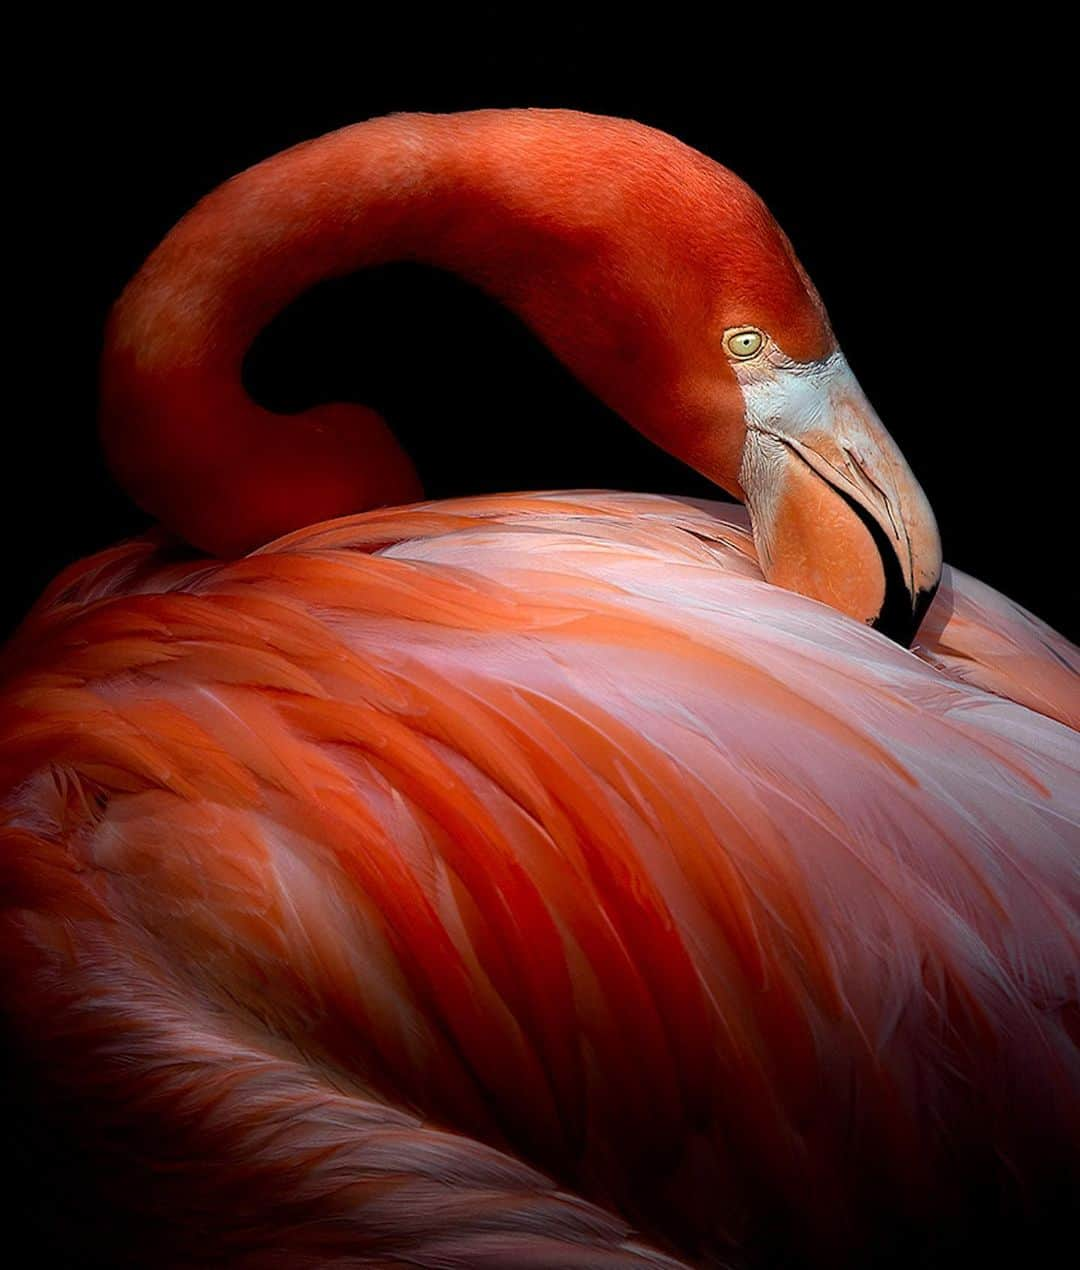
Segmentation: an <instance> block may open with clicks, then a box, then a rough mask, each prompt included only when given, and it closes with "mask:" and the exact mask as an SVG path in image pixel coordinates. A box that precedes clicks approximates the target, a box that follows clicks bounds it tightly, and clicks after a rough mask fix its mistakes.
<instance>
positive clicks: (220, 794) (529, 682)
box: [0, 110, 1080, 1270]
mask: <svg viewBox="0 0 1080 1270" xmlns="http://www.w3.org/2000/svg"><path fill="white" fill-rule="evenodd" d="M401 259H409V260H419V261H424V262H427V263H430V264H434V265H437V266H440V267H442V268H444V269H448V270H453V271H455V272H457V273H459V274H461V275H462V276H463V277H465V278H466V279H468V280H470V281H471V282H473V283H474V284H476V285H477V286H479V287H481V288H483V289H485V290H486V291H488V292H490V293H491V294H493V295H494V296H496V297H498V298H499V299H500V300H501V301H502V302H504V303H505V304H506V305H507V306H509V307H510V308H511V309H513V310H514V311H515V312H517V313H518V314H519V315H521V316H522V317H523V318H524V319H525V320H526V322H527V323H528V324H529V325H530V326H531V327H532V328H533V330H534V331H535V332H536V333H537V334H538V335H539V337H540V338H541V339H542V340H543V341H545V342H546V343H547V344H548V345H549V346H550V348H552V349H553V350H554V351H555V353H556V354H557V355H558V356H559V357H560V358H561V359H562V360H563V361H564V362H565V363H566V364H567V366H569V367H570V368H571V369H572V370H573V371H574V372H575V373H576V374H577V375H578V376H579V377H580V379H581V380H582V381H583V382H584V383H585V384H586V385H587V386H588V387H589V388H590V389H591V390H592V391H594V392H595V393H597V394H598V395H599V396H600V397H601V398H603V399H604V400H605V401H606V402H607V403H608V404H610V405H611V406H613V407H614V408H615V409H616V410H617V411H619V412H620V413H621V414H622V415H623V416H624V417H625V418H626V420H627V421H628V422H629V423H630V424H631V425H633V426H634V427H636V428H638V429H640V430H641V431H642V432H643V433H645V434H646V435H647V436H648V437H650V438H651V439H652V440H653V441H655V442H656V443H657V444H658V445H660V446H662V447H664V448H666V449H667V450H669V451H670V452H672V453H673V454H675V455H676V456H678V457H679V458H681V459H682V460H684V461H685V462H686V463H688V464H690V465H692V466H693V467H695V468H696V469H698V470H699V471H700V472H702V473H704V474H705V475H706V476H708V477H709V478H711V479H712V480H713V481H715V483H716V484H717V485H718V486H721V487H723V488H724V489H726V490H727V491H729V492H731V493H732V494H734V495H735V496H736V497H737V498H738V499H739V500H741V501H742V502H744V503H745V505H746V506H745V508H743V507H739V506H736V505H733V504H728V503H722V502H712V501H696V500H687V499H679V498H668V497H663V496H660V495H648V494H630V493H617V492H610V491H608V492H580V491H576V492H575V491H569V492H547V493H544V492H540V493H519V494H507V495H500V496H492V497H477V498H460V499H454V500H449V501H442V502H424V501H423V499H422V491H421V490H420V488H419V484H418V481H417V477H416V475H415V472H414V470H413V468H412V466H411V464H410V462H409V460H408V458H407V457H406V455H405V454H404V453H403V452H402V451H401V450H400V448H399V447H398V446H397V444H396V442H395V441H394V439H393V436H392V434H391V433H390V431H389V429H388V428H387V426H386V425H385V424H384V422H383V421H382V420H381V419H380V418H379V417H378V416H377V415H375V414H374V413H373V412H372V411H370V410H367V409H365V408H362V407H357V406H351V405H350V406H346V405H337V404H335V405H327V406H321V407H318V408H316V409H313V410H310V411H307V412H305V413H303V414H299V415H293V416H280V415H275V414H272V413H270V412H268V411H265V410H263V409H262V408H260V407H259V406H257V405H256V404H255V403H254V402H253V401H252V400H250V399H249V398H248V397H247V396H246V394H245V392H244V390H243V387H242V383H241V376H240V364H241V361H242V358H243V356H244V353H245V351H246V350H247V348H248V347H249V346H250V344H251V342H252V340H253V339H254V338H255V337H256V335H257V334H258V332H259V331H260V329H261V328H262V327H263V326H264V325H265V324H266V323H267V322H268V321H269V320H270V319H271V318H272V317H273V316H274V314H275V313H277V312H278V311H280V310H281V309H282V308H283V307H284V306H285V305H286V304H287V303H289V302H290V301H291V300H292V299H293V298H294V297H296V296H297V295H299V294H300V293H301V292H302V291H303V290H304V289H305V288H307V287H309V286H311V285H312V284H313V283H315V282H316V281H318V280H320V279H323V278H326V277H329V276H333V275H338V274H343V273H346V272H349V271H352V270H355V269H358V268H362V267H364V266H367V265H372V264H375V263H379V262H385V261H391V260H401ZM441 426H453V427H455V428H457V427H459V426H460V428H461V432H462V438H461V443H462V445H467V444H468V436H467V425H466V424H465V423H460V424H459V423H458V421H449V422H444V423H443V424H442V425H441ZM101 427H102V438H103V444H104V446H105V448H106V451H107V453H108V456H109V459H110V461H111V463H112V465H113V467H114V469H115V471H116V472H117V473H118V475H119V476H120V478H121V480H122V481H123V482H124V484H125V485H126V487H127V488H128V490H129V491H130V492H131V494H132V496H133V497H134V498H135V499H136V500H137V501H138V502H139V503H140V504H141V505H142V506H143V507H144V508H146V509H147V510H149V511H151V512H153V513H155V514H156V516H157V517H158V518H159V519H160V521H161V522H162V525H163V526H164V528H162V529H160V530H156V531H154V532H153V533H151V534H150V535H149V536H147V537H145V538H143V539H140V540H138V541H135V542H129V543H125V544H122V545H120V546H117V547H114V548H112V549H110V550H106V551H104V552H102V553H100V554H98V555H96V556H94V557H92V558H90V559H88V560H84V561H81V562H80V563H77V564H75V565H73V566H72V567H71V568H69V569H67V570H66V571H65V572H64V573H62V574H61V575H60V576H59V577H58V578H57V579H56V580H55V581H54V582H53V584H52V585H51V586H50V587H49V588H48V590H47V591H46V592H45V594H44V595H43V596H42V598H41V599H40V601H39V602H38V603H37V604H36V606H35V607H34V608H33V610H32V611H31V613H30V614H29V616H28V617H27V618H26V620H25V621H24V623H23V624H22V626H21V627H20V629H19V630H18V631H17V633H16V635H15V636H14V638H13V639H12V641H11V642H10V644H9V645H8V647H7V648H6V649H5V651H4V653H3V662H2V673H3V682H4V705H3V713H2V718H0V809H2V810H0V826H2V834H3V839H4V841H3V847H2V851H0V860H2V876H3V916H2V921H0V957H2V960H3V966H4V975H3V980H2V982H3V987H2V999H3V1003H4V1010H5V1015H6V1018H7V1020H8V1023H9V1026H10V1028H11V1030H12V1034H13V1035H14V1037H15V1038H16V1043H17V1046H18V1050H19V1053H20V1054H21V1055H23V1056H25V1057H26V1058H27V1061H28V1062H29V1063H30V1064H32V1067H33V1070H34V1072H35V1073H36V1075H37V1077H38V1078H39V1079H40V1082H41V1087H42V1089H43V1090H44V1091H45V1093H44V1095H43V1097H44V1098H46V1099H47V1100H48V1101H49V1103H50V1104H51V1106H52V1107H53V1108H54V1109H59V1110H58V1111H57V1114H58V1115H59V1117H60V1118H61V1119H62V1120H63V1121H64V1123H65V1125H66V1127H67V1131H68V1133H69V1135H70V1137H71V1139H72V1140H73V1141H75V1142H76V1144H77V1145H78V1148H79V1152H80V1155H79V1157H78V1158H79V1160H80V1161H81V1162H82V1163H81V1164H80V1172H79V1174H78V1189H79V1190H80V1192H84V1193H85V1195H86V1196H87V1197H88V1198H87V1201H86V1202H87V1204H88V1205H89V1206H91V1207H92V1208H93V1210H94V1212H95V1213H97V1214H99V1215H100V1214H102V1213H104V1214H106V1217H107V1218H109V1219H111V1226H110V1227H109V1233H108V1234H107V1236H102V1238H103V1239H104V1241H105V1250H104V1252H103V1253H102V1252H101V1250H99V1255H101V1256H103V1257H104V1259H105V1261H106V1262H107V1263H108V1264H110V1265H118V1266H119V1265H155V1266H169V1267H194V1266H206V1265H229V1266H239V1267H271V1266H277V1267H293V1266H299V1267H308V1266H324V1265H333V1266H343V1267H344V1266H380V1267H383V1266H385V1267H391V1266H392V1267H399V1266H408V1267H441V1268H445V1267H454V1268H457V1267H460V1268H463V1270H465V1268H470V1270H471V1268H474V1267H503V1266H515V1267H517V1266H522V1267H524V1266H528V1267H604V1268H607V1267H612V1268H613V1267H620V1268H622V1267H654V1268H656V1267H667V1268H669V1270H672V1268H675V1267H686V1266H746V1267H761V1266H767V1265H773V1264H784V1265H843V1264H875V1265H880V1264H886V1262H887V1261H888V1258H889V1256H891V1255H895V1256H897V1257H901V1258H902V1257H906V1256H909V1255H910V1256H912V1257H923V1258H924V1259H926V1258H932V1257H933V1256H935V1255H938V1254H940V1255H941V1256H943V1257H945V1258H946V1259H947V1258H948V1257H950V1256H951V1255H952V1254H953V1253H954V1252H955V1249H956V1247H957V1246H958V1245H957V1242H956V1241H957V1239H958V1237H959V1236H958V1235H957V1231H962V1230H963V1229H964V1228H965V1227H964V1223H965V1222H969V1223H970V1224H972V1225H975V1226H985V1227H986V1228H987V1229H992V1230H993V1231H996V1232H998V1234H999V1235H1001V1232H1006V1233H1007V1232H1008V1231H1009V1230H1020V1231H1022V1232H1026V1231H1029V1230H1031V1229H1034V1228H1035V1224H1037V1223H1038V1221H1040V1220H1041V1219H1043V1218H1045V1217H1046V1216H1047V1215H1048V1214H1049V1213H1051V1212H1052V1210H1053V1209H1054V1207H1055V1205H1060V1204H1063V1203H1064V1202H1065V1201H1066V1200H1067V1198H1068V1197H1070V1196H1071V1195H1072V1194H1073V1192H1072V1191H1071V1189H1070V1188H1071V1186H1072V1184H1073V1178H1074V1176H1075V1174H1074V1172H1073V1170H1074V1169H1075V1165H1076V1146H1075V1143H1076V1142H1077V1140H1080V1007H1078V996H1077V991H1078V989H1077V966H1078V957H1077V948H1078V942H1080V921H1078V919H1080V905H1078V890H1080V888H1078V870H1077V860H1078V851H1077V848H1078V846H1080V842H1078V832H1077V825H1078V821H1080V795H1078V783H1080V782H1078V772H1077V745H1076V741H1077V738H1076V731H1075V729H1076V728H1077V727H1080V689H1078V683H1080V680H1078V677H1077V672H1078V669H1080V656H1078V653H1077V650H1076V649H1075V648H1074V647H1073V646H1072V645H1071V644H1069V643H1068V641H1066V640H1065V639H1063V638H1062V637H1061V636H1060V635H1058V634H1056V633H1055V632H1054V631H1053V630H1051V629H1050V628H1049V627H1047V626H1046V625H1044V624H1043V623H1041V622H1040V621H1039V620H1038V619H1037V618H1035V617H1033V616H1032V615H1031V614H1029V613H1027V612H1025V611H1024V610H1022V609H1020V608H1019V607H1018V606H1017V605H1015V604H1013V603H1011V602H1010V601H1009V600H1008V599H1006V598H1005V597H1004V596H1002V595H1000V594H998V593H997V592H995V591H993V590H992V589H991V588H989V587H987V586H984V585H983V584H981V583H979V582H977V581H976V580H974V579H972V578H969V577H967V576H966V575H964V574H962V573H961V572H959V571H958V570H954V569H951V568H949V567H948V566H943V565H942V561H941V551H940V544H939V540H938V535H937V530H936V527H935V522H934V518H933V514H932V511H931V509H930V507H929V505H928V503H927V500H926V498H925V496H924V495H923V493H922V491H921V489H920V487H919V485H918V483H917V482H916V480H915V478H914V476H913V475H912V473H911V472H910V470H909V468H908V466H907V464H906V463H905V461H904V459H903V457H902V456H901V454H900V452H899V451H898V449H897V447H896V446H895V444H894V443H893V442H892V440H891V439H890V437H889V436H888V434H887V433H886V431H885V430H884V428H883V426H882V424H881V423H880V422H879V420H878V419H877V417H876V416H875V414H874V412H873V410H872V408H871V406H870V404H869V403H868V401H867V400H866V398H865V396H864V395H863V393H862V392H861V390H860V388H859V386H858V384H857V382H856V380H855V379H854V377H853V375H852V373H851V371H850V369H849V368H848V366H847V364H846V363H845V361H844V359H843V356H842V354H841V352H840V350H839V348H838V347H837V344H836V341H835V338H834V337H833V335H832V332H831V330H830V327H829V323H828V319H827V316H826V313H825V310H824V308H823V306H822V304H821V301H820V299H819V297H818V295H817V293H816V292H815V290H814V288H813V285H812V284H811V282H810V280H809V278H808V277H807V276H806V274H805V272H804V271H803V269H802V268H801V266H800V264H799V263H798V261H797V259H796V257H795V255H794V252H793V250H792V248H791V246H790V244H789V242H788V240H787V239H786V238H785V236H784V235H783V233H782V232H781V231H780V229H779V228H778V227H777V225H776V224H775V222H774V221H773V219H772V217H771V216H770V214H769V213H768V211H767V210H766V208H765V206H764V205H763V203H762V202H761V201H760V199H758V197H757V196H756V195H755V194H753V192H752V191H750V190H749V189H748V188H747V187H746V186H745V185H744V184H743V183H742V182H741V181H739V180H738V178H736V177H735V176H734V175H733V174H732V173H730V172H728V171H727V170H725V169H724V168H722V167H720V166H719V165H718V164H716V163H714V162H713V161H712V160H711V159H709V158H707V157H705V156H704V155H702V154H699V153H697V152H695V151H693V150H691V149H689V148H687V147H686V146H684V145H682V144H680V143H679V142H677V141H676V140H674V139H672V138H671V137H668V136H666V135H664V134H662V133H659V132H656V131H654V130H652V129H650V128H647V127H644V126H641V125H638V124H635V123H630V122H626V121H623V120H616V119H607V118H600V117H594V116H587V115H582V114H578V113H575V112H570V111H532V110H522V111H481V112H473V113H465V114H460V115H452V116H431V115H399V116H392V117H387V118H382V119H375V120H371V121H368V122H365V123H362V124H359V125H356V126H354V127H351V128H346V129H344V130H342V131H340V132H337V133H333V134H331V135H328V136H326V137H323V138H321V139H318V140H316V141H314V142H311V143H308V144H305V145H301V146H299V147H297V148H295V149H292V150H289V151H287V152H285V153H284V154H282V155H279V156H277V157H275V158H273V159H271V160H269V161H267V162H264V163H262V164H260V165H258V166H256V167H255V168H253V169H251V170H250V171H247V172H245V173H243V174H241V175H240V176H238V177H236V178H234V179H233V180H231V181H229V182H227V183H226V184H225V185H224V186H222V187H221V188H220V189H219V190H217V191H216V192H214V193H212V194H211V195H210V196H209V197H207V198H206V199H204V200H203V202H201V203H200V204H199V205H198V206H197V207H196V208H195V209H194V210H193V211H192V212H191V213H189V214H188V216H187V217H186V218H185V219H183V220H182V221H181V222H180V223H179V225H178V226H176V227H175V228H174V229H173V230H172V232H171V233H170V234H169V235H168V236H167V237H166V239H165V240H164V242H163V243H162V244H161V246H160V247H158V249H157V250H156V251H155V252H154V253H153V254H152V255H151V257H150V258H149V260H148V261H147V262H146V264H145V265H144V267H143V268H142V270H141V271H140V272H139V274H138V275H137V276H136V278H135V279H134V280H133V281H132V282H131V284H130V285H129V286H128V288H127V290H126V291H125V292H124V294H123V295H122V296H121V298H120V299H119V301H118V302H117V304H116V307H115V310H114V312H113V314H112V316H111V318H110V322H109V326H108V331H107V336H106V349H105V355H104V361H103V371H102V414H101ZM184 544H187V546H185V545H184ZM890 637H891V638H890ZM913 638H914V639H915V643H914V647H912V648H910V649H909V648H908V647H906V645H907V644H909V643H910V642H911V641H912V639H913ZM995 1237H997V1236H995ZM1001 1237H1002V1238H1004V1235H1001ZM1025 1237H1026V1236H1025ZM923 1263H924V1262H920V1264H923ZM905 1264H907V1263H906V1262H905ZM950 1264H952V1262H951V1261H950Z"/></svg>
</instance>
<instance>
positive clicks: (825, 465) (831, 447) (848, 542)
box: [735, 347, 942, 646]
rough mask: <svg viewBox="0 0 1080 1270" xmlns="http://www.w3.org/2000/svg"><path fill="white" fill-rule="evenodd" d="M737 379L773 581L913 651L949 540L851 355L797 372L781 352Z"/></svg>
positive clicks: (748, 467)
mask: <svg viewBox="0 0 1080 1270" xmlns="http://www.w3.org/2000/svg"><path fill="white" fill-rule="evenodd" d="M735 374H736V378H737V379H738V381H739V385H740V388H741V390H742V395H743V399H744V403H745V407H746V416H745V417H746V429H747V431H746V440H745V444H744V448H743V457H742V466H741V470H740V474H739V482H740V484H741V486H742V488H743V491H744V492H745V495H746V501H747V505H748V506H749V508H750V515H751V520H752V523H753V527H754V538H755V542H756V544H757V547H758V553H759V557H760V560H761V565H762V569H763V571H764V573H765V576H766V577H767V578H768V579H769V581H771V582H775V583H776V584H777V585H779V586H784V587H787V588H789V589H790V590H793V591H798V592H800V593H801V594H803V595H808V596H811V597H813V598H814V599H817V600H821V601H823V602H824V603H826V604H830V605H832V606H833V607H834V608H837V609H839V610H840V611H841V612H844V613H847V614H849V615H850V616H852V617H855V618H858V619H859V620H860V621H864V622H867V623H869V624H870V625H872V626H874V627H876V628H877V629H878V630H880V631H882V632H883V633H884V634H886V635H888V636H889V637H890V638H892V639H894V640H896V641H897V642H898V643H901V644H903V645H905V646H907V645H908V644H910V643H911V641H912V639H913V638H914V636H915V632H916V631H917V629H918V627H919V623H920V622H921V621H922V619H923V616H924V615H925V613H926V610H927V609H928V608H929V606H930V603H931V601H932V600H933V598H934V593H935V592H936V590H937V586H938V582H939V581H940V578H941V565H942V559H941V540H940V538H939V535H938V529H937V522H936V521H935V519H934V513H933V511H932V510H931V508H930V504H929V502H928V501H927V498H926V495H925V494H924V493H923V491H922V489H921V487H920V486H919V483H918V481H917V480H916V479H915V476H914V474H913V473H912V471H911V468H910V467H909V466H908V464H907V461H906V460H905V459H904V456H903V455H902V454H901V453H900V451H899V449H898V448H897V446H896V444H895V442H894V441H893V440H892V438H891V437H890V436H889V434H888V432H886V430H885V428H884V427H883V426H882V423H881V421H880V420H879V419H878V417H877V415H876V414H875V412H874V409H873V407H872V406H871V405H870V403H869V401H868V400H867V399H866V396H865V394H864V393H863V391H862V389H861V388H860V387H859V384H858V382H857V381H856V379H855V377H854V375H852V373H851V371H850V369H849V368H848V365H847V363H846V361H845V360H844V358H843V355H842V354H841V353H840V352H839V351H835V352H833V353H832V354H831V355H830V356H828V357H826V358H824V359H822V360H821V361H818V362H810V363H796V362H793V361H791V360H790V359H789V358H787V357H785V356H784V355H783V353H782V352H781V351H780V350H778V349H776V348H775V347H772V348H770V349H768V350H766V351H765V355H763V356H760V357H755V358H754V359H753V362H752V363H751V362H746V363H743V364H739V365H737V366H736V367H735Z"/></svg>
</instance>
